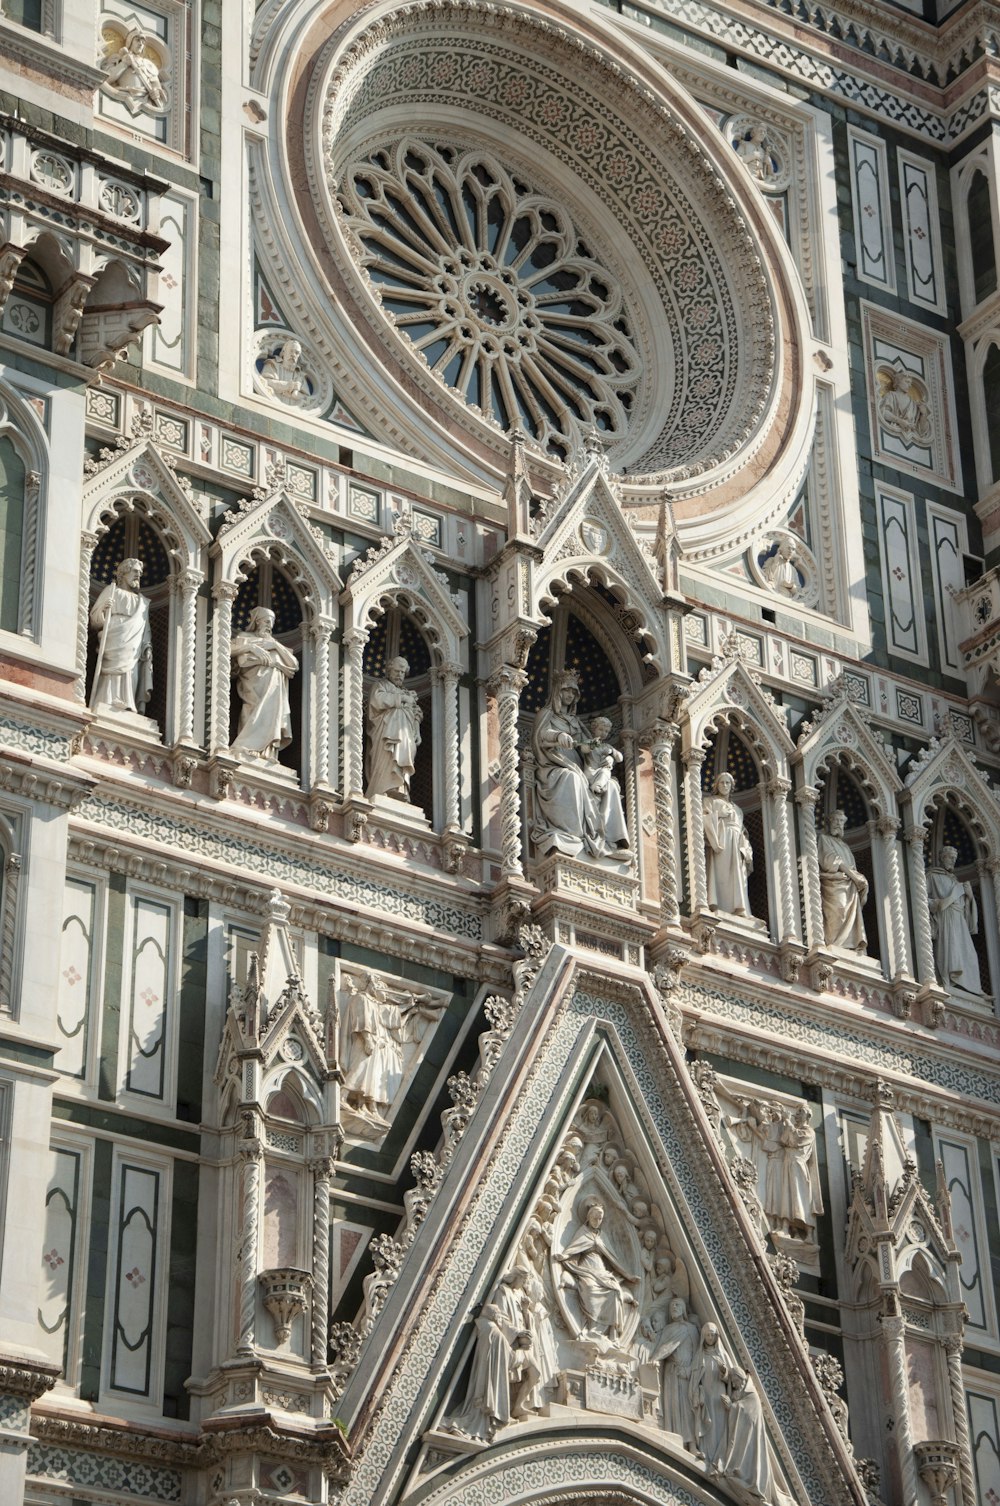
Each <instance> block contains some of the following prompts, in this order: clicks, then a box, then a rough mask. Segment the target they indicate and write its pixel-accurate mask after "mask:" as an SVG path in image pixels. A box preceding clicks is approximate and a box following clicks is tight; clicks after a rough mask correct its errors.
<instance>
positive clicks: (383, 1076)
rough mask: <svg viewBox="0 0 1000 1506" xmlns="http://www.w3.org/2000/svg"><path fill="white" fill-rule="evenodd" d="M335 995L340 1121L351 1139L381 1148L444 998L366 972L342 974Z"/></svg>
mask: <svg viewBox="0 0 1000 1506" xmlns="http://www.w3.org/2000/svg"><path fill="white" fill-rule="evenodd" d="M338 983H339V987H338V988H337V990H336V999H337V1010H338V1016H339V1043H340V1045H339V1049H340V1065H341V1070H342V1072H343V1088H342V1094H341V1098H342V1103H341V1117H342V1122H343V1126H344V1132H345V1134H346V1135H347V1136H348V1138H349V1139H354V1140H366V1141H375V1142H381V1141H382V1139H383V1138H384V1137H385V1134H386V1132H387V1131H388V1129H389V1126H390V1124H391V1122H392V1118H393V1114H394V1111H395V1109H396V1107H397V1106H398V1104H399V1102H400V1101H401V1099H402V1097H403V1096H404V1090H405V1086H406V1084H407V1083H408V1082H409V1080H410V1078H411V1076H412V1074H413V1072H414V1070H415V1069H416V1067H417V1065H418V1057H419V1054H420V1046H421V1043H422V1042H423V1041H424V1040H425V1038H426V1036H427V1034H428V1031H430V1030H432V1029H433V1027H434V1025H435V1024H436V1023H437V1021H438V1020H439V1019H440V1017H441V1014H442V1011H443V1010H444V1008H445V1006H446V1004H447V995H446V994H444V993H442V992H441V991H440V990H431V989H419V990H415V989H411V988H408V987H407V986H406V985H405V984H404V983H402V981H399V980H395V979H388V978H386V977H384V976H383V975H382V974H381V973H376V972H371V971H370V970H368V969H363V968H359V969H347V968H341V970H340V976H339V979H338Z"/></svg>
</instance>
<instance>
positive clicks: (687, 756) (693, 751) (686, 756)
mask: <svg viewBox="0 0 1000 1506" xmlns="http://www.w3.org/2000/svg"><path fill="white" fill-rule="evenodd" d="M707 756H708V750H707V749H705V748H688V749H686V750H685V752H683V753H682V754H681V762H682V763H683V765H684V767H685V768H686V769H700V768H701V766H702V764H703V763H704V762H705V759H706V758H707Z"/></svg>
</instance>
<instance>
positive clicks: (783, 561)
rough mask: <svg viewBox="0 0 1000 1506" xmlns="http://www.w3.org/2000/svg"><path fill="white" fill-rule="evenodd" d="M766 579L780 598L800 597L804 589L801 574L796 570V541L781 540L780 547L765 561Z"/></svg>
mask: <svg viewBox="0 0 1000 1506" xmlns="http://www.w3.org/2000/svg"><path fill="white" fill-rule="evenodd" d="M763 575H764V579H765V580H766V581H767V584H768V585H769V586H770V588H771V590H772V591H776V592H777V594H778V595H779V596H789V597H792V596H798V594H799V592H800V591H801V589H802V582H801V580H800V579H799V572H798V571H797V570H796V568H795V541H794V539H787V538H786V539H779V540H778V547H777V549H776V550H775V552H774V554H772V555H771V556H770V557H769V558H768V559H766V560H765V561H764V569H763Z"/></svg>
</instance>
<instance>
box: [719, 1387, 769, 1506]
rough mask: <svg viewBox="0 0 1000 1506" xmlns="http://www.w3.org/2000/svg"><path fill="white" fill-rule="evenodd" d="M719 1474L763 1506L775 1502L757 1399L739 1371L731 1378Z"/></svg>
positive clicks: (761, 1410) (765, 1438)
mask: <svg viewBox="0 0 1000 1506" xmlns="http://www.w3.org/2000/svg"><path fill="white" fill-rule="evenodd" d="M722 1474H723V1475H724V1477H725V1478H726V1479H727V1480H731V1481H733V1482H734V1484H738V1485H742V1486H743V1488H744V1489H745V1490H747V1491H749V1493H750V1495H751V1496H753V1497H754V1499H755V1500H758V1501H760V1502H761V1503H762V1506H770V1503H772V1502H775V1501H777V1500H778V1493H777V1491H776V1490H775V1484H774V1479H773V1476H772V1473H771V1460H770V1456H769V1454H768V1448H767V1434H766V1432H765V1430H764V1413H763V1409H762V1408H761V1404H760V1397H759V1396H758V1395H757V1391H756V1389H755V1388H754V1386H753V1384H752V1383H751V1380H750V1377H749V1376H748V1375H745V1374H744V1373H743V1371H742V1370H736V1371H734V1372H733V1374H732V1376H731V1378H730V1411H729V1427H728V1430H727V1440H726V1455H725V1458H724V1460H723V1462H722Z"/></svg>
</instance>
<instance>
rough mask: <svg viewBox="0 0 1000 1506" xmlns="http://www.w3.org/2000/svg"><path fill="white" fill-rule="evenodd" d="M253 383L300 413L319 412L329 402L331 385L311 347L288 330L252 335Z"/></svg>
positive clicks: (259, 389)
mask: <svg viewBox="0 0 1000 1506" xmlns="http://www.w3.org/2000/svg"><path fill="white" fill-rule="evenodd" d="M253 349H254V357H253V372H252V376H253V384H254V387H255V388H256V389H257V391H258V392H260V393H261V394H262V395H263V396H264V397H270V398H273V399H274V400H275V401H276V402H279V403H282V404H283V405H284V406H285V407H287V408H295V409H296V410H297V411H298V412H300V413H322V412H324V411H325V410H326V409H327V408H328V407H329V406H330V403H331V402H332V401H333V386H332V383H331V381H330V378H329V375H328V374H327V372H326V371H325V370H324V368H323V363H322V361H321V360H320V358H319V356H318V355H317V354H316V352H315V351H314V350H313V349H312V347H311V346H309V345H306V344H305V343H304V342H303V340H302V338H301V337H300V336H299V335H293V334H292V333H291V332H290V331H289V330H275V329H265V330H260V331H259V332H258V333H257V335H255V337H254V345H253Z"/></svg>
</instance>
